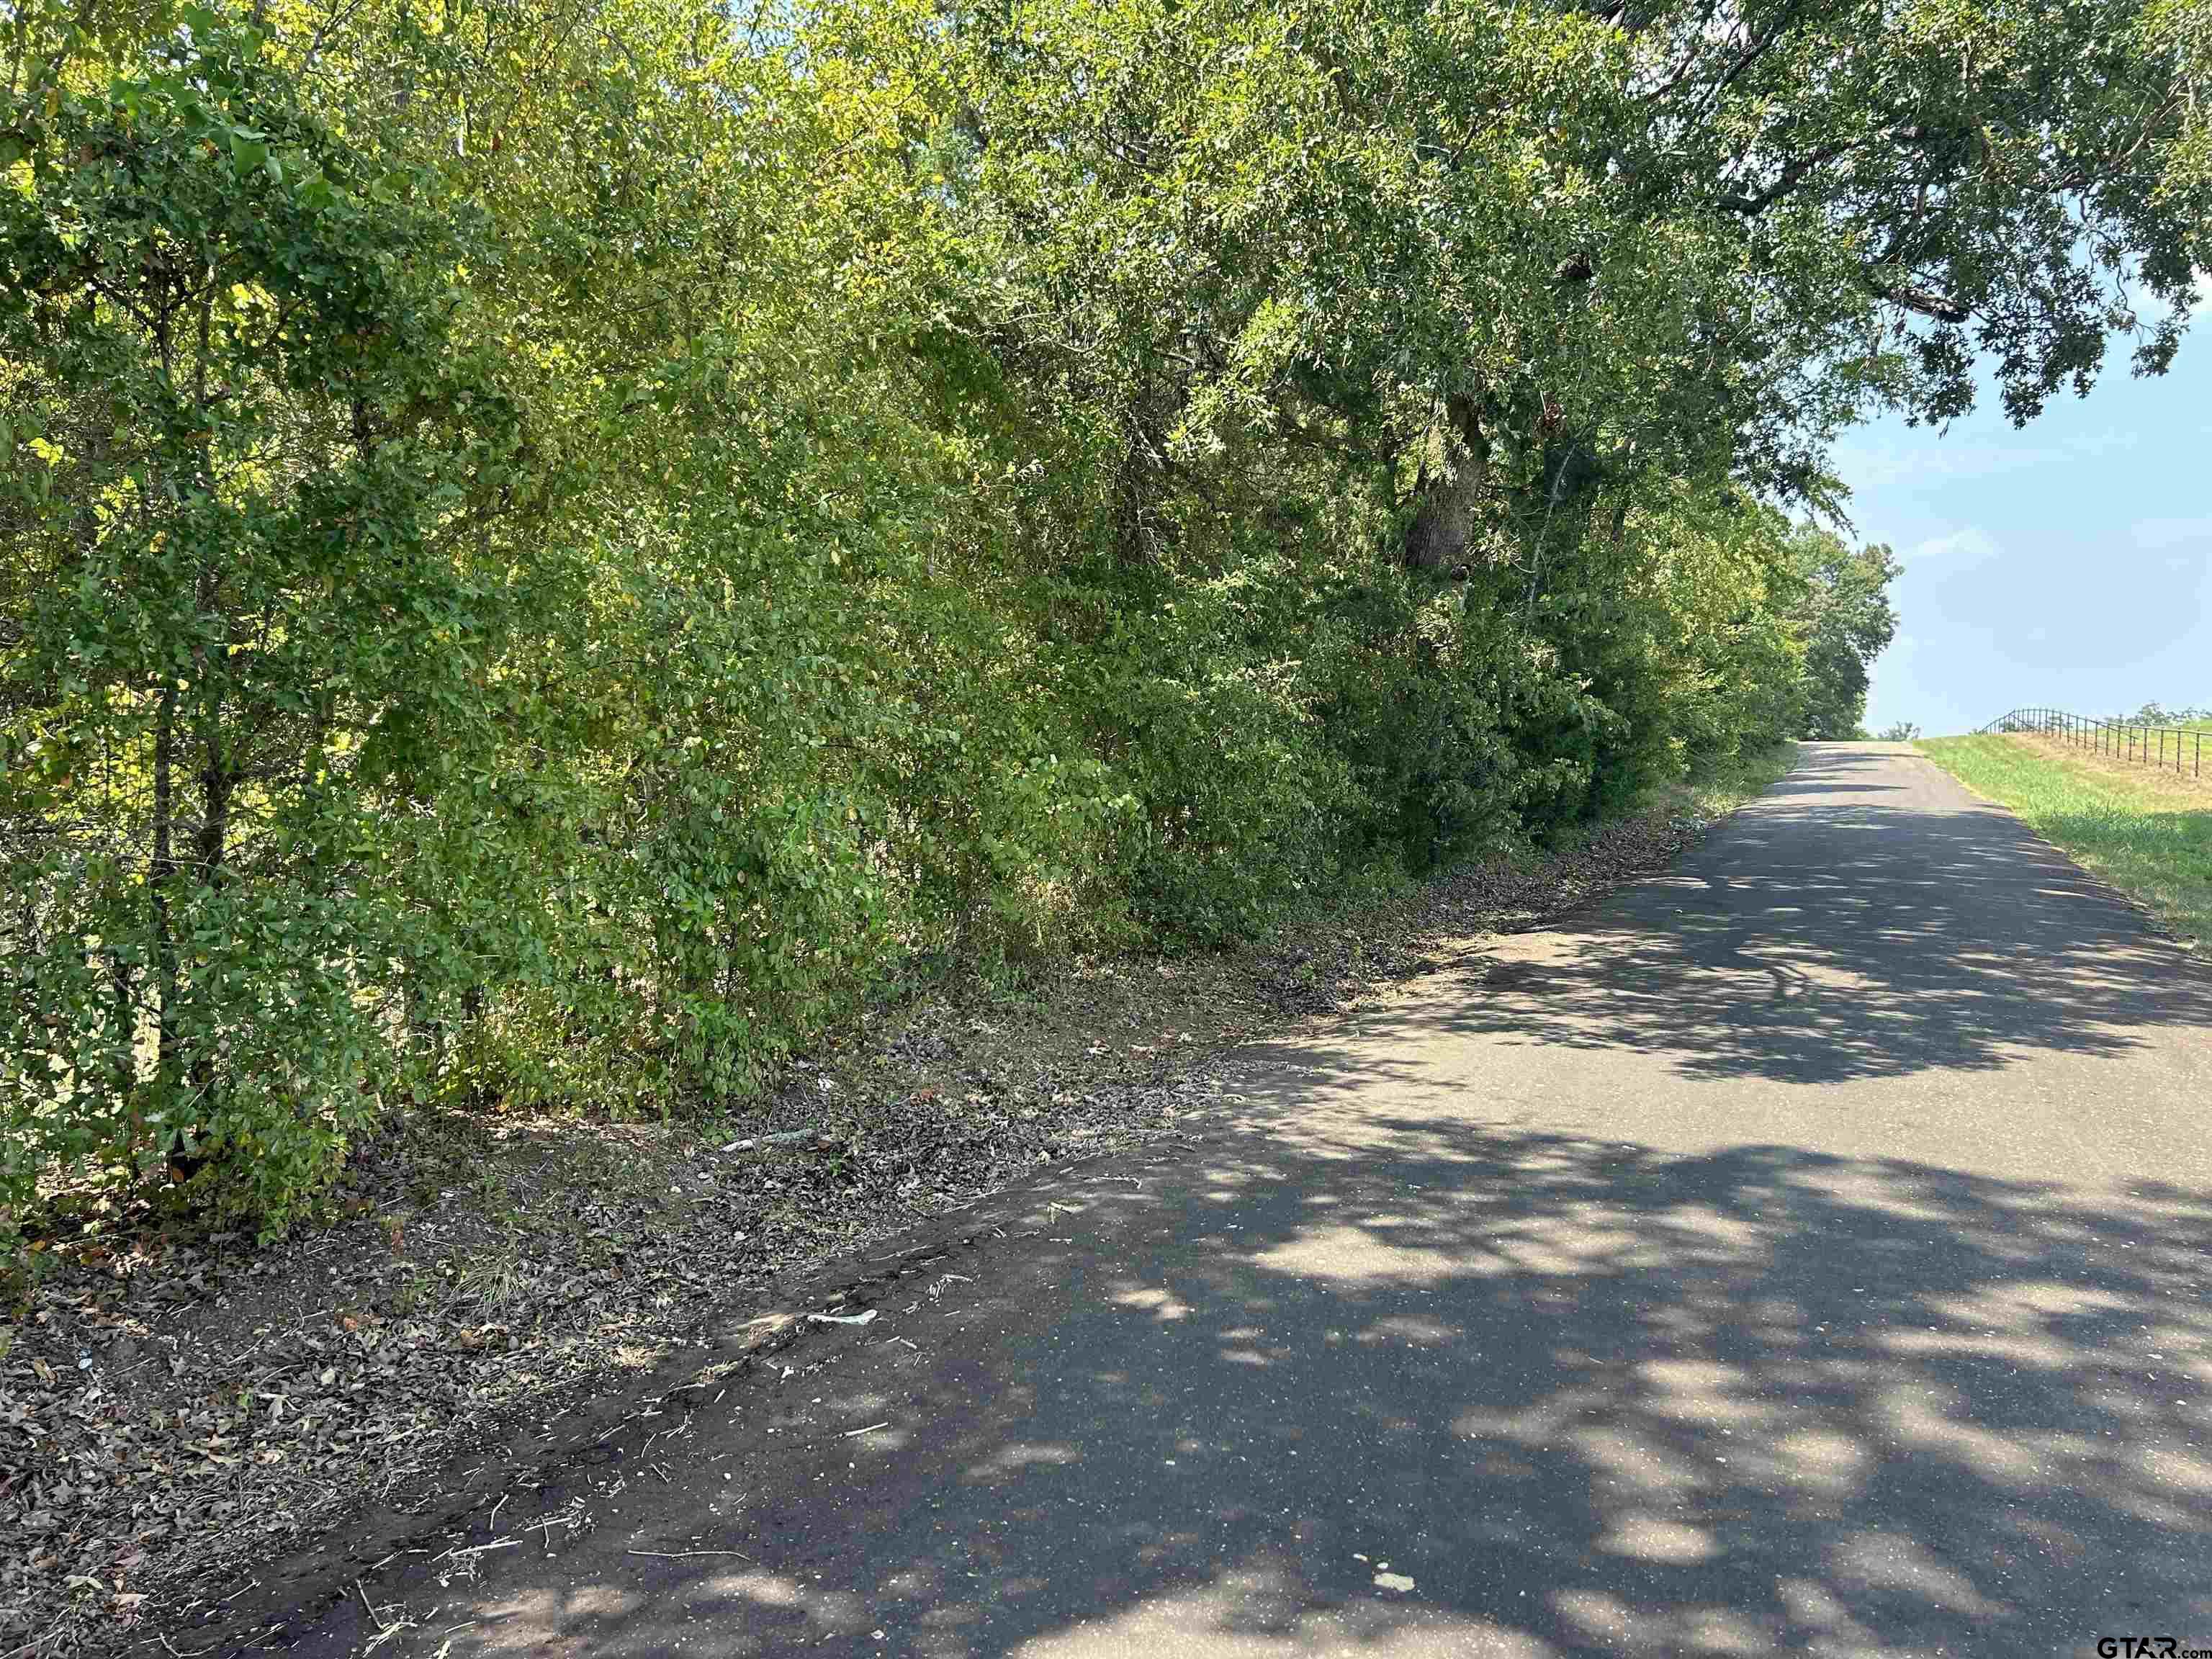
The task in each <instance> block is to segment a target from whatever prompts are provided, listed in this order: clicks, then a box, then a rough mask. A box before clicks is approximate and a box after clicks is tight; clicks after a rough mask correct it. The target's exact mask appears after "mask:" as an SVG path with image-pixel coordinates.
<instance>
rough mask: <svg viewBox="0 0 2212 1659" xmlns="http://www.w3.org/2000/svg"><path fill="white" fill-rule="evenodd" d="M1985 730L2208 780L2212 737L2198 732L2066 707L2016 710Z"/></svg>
mask: <svg viewBox="0 0 2212 1659" xmlns="http://www.w3.org/2000/svg"><path fill="white" fill-rule="evenodd" d="M1982 730H1983V731H1984V732H2030V733H2033V735H2035V736H2037V737H2044V738H2055V739H2057V741H2058V742H2061V743H2070V744H2073V745H2074V746H2075V748H2077V749H2091V750H2095V751H2096V752H2097V753H2099V754H2100V755H2110V756H2111V757H2112V758H2113V759H2115V760H2125V761H2131V762H2136V763H2140V764H2142V765H2144V766H2155V767H2157V768H2158V769H2160V770H2161V771H2163V770H2165V769H2166V767H2168V766H2169V765H2171V766H2172V769H2174V770H2175V771H2177V772H2179V773H2183V774H2185V775H2189V776H2193V777H2200V778H2201V777H2203V775H2204V739H2205V738H2208V737H2212V732H2205V731H2203V730H2202V729H2201V728H2198V727H2193V726H2146V725H2144V724H2142V722H2141V721H2139V720H2093V719H2091V718H2090V717H2089V716H2088V715H2086V714H2068V713H2067V712H2066V711H2065V710H2064V709H2063V708H2015V709H2014V710H2013V711H2012V712H2011V713H2010V714H2002V715H2000V716H1998V718H1996V720H1991V721H1990V723H1989V724H1988V725H1987V726H1984V727H1983V728H1982Z"/></svg>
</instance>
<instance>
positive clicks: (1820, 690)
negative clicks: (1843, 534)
mask: <svg viewBox="0 0 2212 1659" xmlns="http://www.w3.org/2000/svg"><path fill="white" fill-rule="evenodd" d="M1790 553H1791V556H1793V558H1794V559H1795V561H1796V566H1797V572H1798V576H1799V579H1800V580H1801V581H1802V584H1803V586H1802V593H1803V596H1804V597H1803V599H1802V611H1801V612H1800V614H1801V615H1802V617H1803V619H1804V621H1803V626H1804V628H1805V635H1806V644H1805V668H1804V691H1803V713H1802V717H1801V720H1800V724H1799V728H1798V735H1799V736H1800V737H1804V738H1814V739H1816V740H1822V741H1828V740H1837V739H1844V738H1855V737H1857V736H1858V735H1859V727H1860V723H1861V722H1862V721H1863V720H1864V719H1865V717H1866V694H1867V669H1868V665H1869V664H1871V663H1872V662H1873V661H1874V659H1875V658H1876V657H1878V656H1880V655H1881V653H1882V651H1883V649H1884V648H1885V647H1887V645H1888V644H1889V642H1890V641H1891V639H1892V638H1893V637H1894V636H1895V635H1896V632H1897V613H1896V611H1895V610H1894V609H1893V607H1892V606H1891V605H1890V602H1889V584H1890V582H1891V581H1892V580H1893V579H1894V578H1895V576H1896V574H1897V570H1898V564H1897V558H1896V556H1895V555H1894V554H1893V553H1892V552H1891V551H1890V550H1889V549H1888V548H1887V547H1884V546H1881V544H1875V545H1872V546H1869V547H1865V548H1862V549H1857V550H1854V549H1852V548H1851V547H1850V545H1849V544H1847V543H1845V542H1844V540H1843V538H1840V537H1838V536H1837V535H1835V534H1834V533H1833V532H1829V531H1825V530H1818V529H1814V528H1811V527H1802V528H1801V529H1800V530H1799V531H1798V532H1796V535H1795V536H1794V537H1793V538H1791V543H1790Z"/></svg>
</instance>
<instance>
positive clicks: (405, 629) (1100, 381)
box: [0, 0, 2212, 1263]
mask: <svg viewBox="0 0 2212 1659" xmlns="http://www.w3.org/2000/svg"><path fill="white" fill-rule="evenodd" d="M2207 40H2212V32H2208V31H2207V30H2206V28H2205V27H2204V26H2203V15H2202V9H2201V4H2200V3H2199V0H2120V3H2118V4H2114V5H2109V6H2101V7H2095V8H2082V7H2078V6H2064V5H2059V4H2057V3H2045V0H2028V3H2027V9H2025V10H2024V11H2023V10H2021V9H2019V8H2017V7H2013V8H2006V7H1994V6H1984V5H1980V4H1978V3H1966V4H1960V3H1957V0H1908V3H1905V4H1904V5H1902V6H1899V5H1898V4H1896V3H1890V0H1884V3H1875V0H1820V3H1815V4H1813V5H1809V6H1808V5H1802V4H1796V3H1792V4H1790V5H1787V6H1778V7H1765V6H1759V5H1753V6H1749V7H1739V8H1732V9H1724V10H1723V12H1721V13H1715V12H1714V11H1713V10H1712V9H1711V7H1710V6H1707V5H1705V4H1702V3H1682V4H1679V5H1669V4H1659V5H1655V6H1650V7H1644V8H1642V9H1626V10H1624V9H1621V8H1620V7H1615V6H1605V7H1583V6H1579V5H1576V4H1565V5H1561V6H1558V7H1552V8H1537V9H1528V8H1522V7H1509V6H1503V5H1496V4H1491V3H1487V0H1457V3H1449V4H1445V5H1442V6H1437V5H1431V4H1427V3H1423V4H1419V5H1413V4H1385V5H1383V6H1381V7H1380V8H1379V9H1378V8H1377V7H1376V6H1375V5H1373V4H1370V3H1360V4H1357V5H1355V4H1350V3H1335V0H1322V3H1318V4H1316V3H1308V0H1299V3H1296V4H1279V3H1261V4H1258V5H1254V4H1249V3H1245V0H1237V3H1225V0H1223V3H1213V0H1207V3H1198V4H1191V3H1186V0H1113V3H1109V4H1104V5H1100V4H1095V3H1091V0H1081V3H1060V0H1036V3H1027V0H1025V3H1022V4H1018V5H1014V6H1012V7H982V8H974V7H969V6H967V5H964V4H958V3H954V4H941V3H938V0H927V3H909V0H821V3H811V4H801V5H787V4H777V3H766V4H763V5H758V6H750V5H749V6H745V7H742V8H732V7H727V6H724V5H721V4H718V3H707V0H343V3H338V0H323V3H318V0H250V3H248V0H239V3H228V0H207V3H198V0H195V3H182V4H179V3H172V0H130V3H127V4H126V3H121V0H22V3H17V4H11V5H9V6H7V7H5V8H4V9H0V1254H4V1255H7V1256H8V1257H9V1258H10V1259H12V1260H14V1261H17V1262H19V1263H20V1262H21V1261H22V1260H23V1259H24V1258H25V1255H27V1254H31V1255H35V1254H36V1252H35V1251H34V1250H33V1249H32V1248H31V1247H33V1246H34V1245H39V1244H41V1243H47V1242H49V1241H50V1240H51V1239H52V1237H55V1236H56V1231H57V1229H58V1228H60V1229H64V1230H76V1231H82V1229H83V1228H85V1227H87V1226H96V1225H106V1223H105V1222H103V1221H102V1220H101V1219H100V1218H101V1217H102V1216H115V1215H120V1214H123V1213H125V1212H134V1211H133V1208H132V1206H136V1205H137V1204H138V1203H139V1202H140V1201H141V1200H143V1198H144V1197H145V1196H146V1195H147V1194H149V1193H150V1194H155V1195H157V1196H159V1197H160V1198H161V1200H162V1201H163V1202H165V1203H173V1204H174V1205H176V1206H179V1207H182V1208H188V1209H190V1210H191V1211H192V1212H195V1213H197V1214H198V1215H200V1216H202V1217H209V1218H214V1219H215V1220H216V1222H217V1223H219V1224H220V1225H224V1226H227V1227H235V1228H238V1229H240V1230H243V1231H246V1232H247V1233H249V1234H252V1235H255V1236H258V1237H264V1238H274V1237H278V1236H280V1235H281V1234H282V1233H283V1231H284V1230H285V1229H287V1228H288V1227H290V1226H292V1225H294V1224H295V1223H297V1222H299V1221H301V1219H302V1218H309V1217H313V1216H315V1215H318V1214H320V1215H324V1216H328V1215H329V1214H330V1213H331V1211H330V1208H329V1206H330V1205H331V1204H332V1203H334V1202H335V1201H336V1194H337V1190H338V1185H339V1183H340V1182H341V1179H342V1177H343V1173H344V1171H345V1170H346V1169H347V1167H348V1163H349V1159H350V1158H353V1157H355V1155H356V1153H358V1152H360V1151H361V1149H362V1147H363V1146H366V1145H368V1144H369V1142H370V1141H371V1140H372V1139H374V1138H375V1137H376V1136H378V1135H379V1134H380V1133H381V1132H382V1131H383V1130H384V1129H385V1128H386V1127H387V1126H390V1125H392V1124H393V1123H396V1122H399V1121H404V1119H405V1117H406V1115H408V1114H409V1113H410V1112H412V1113H422V1114H425V1115H428V1114H439V1113H448V1112H463V1113H475V1114H481V1115H487V1116H500V1115H507V1116H512V1115H521V1114H536V1113H543V1112H554V1113H563V1114H572V1115H575V1116H576V1117H577V1118H578V1119H579V1120H590V1121H665V1120H673V1119H690V1118H698V1119H702V1120H713V1119H717V1118H720V1117H722V1116H726V1115H729V1114H731V1113H732V1112H743V1111H744V1109H746V1106H747V1103H748V1102H756V1101H759V1100H762V1099H764V1098H765V1097H766V1091H769V1090H770V1089H771V1088H772V1087H773V1086H775V1084H776V1082H777V1080H778V1079H779V1077H780V1076H781V1073H782V1068H784V1067H786V1066H788V1065H790V1064H792V1063H793V1061H794V1057H795V1056H798V1055H801V1054H805V1052H807V1051H809V1050H810V1049H812V1048H816V1047H818V1046H819V1045H821V1044H822V1043H823V1042H825V1041H826V1040H828V1039H829V1038H830V1037H832V1036H835V1035H836V1034H837V1033H840V1032H849V1031H850V1030H853V1029H854V1028H855V1026H856V1025H857V1024H860V1023H861V1022H864V1021H866V1019H868V1018H872V1017H874V1016H876V1015H877V1014H878V1013H879V1012H881V1011H883V1010H885V1009H890V1008H896V1007H898V1006H904V1005H905V1004H906V1003H908V1002H909V1001H911V1000H913V999H914V998H915V997H917V996H919V995H921V994H926V993H927V991H928V989H929V988H930V987H933V986H941V985H945V984H947V983H952V982H956V981H957V982H963V983H971V984H975V985H978V986H982V987H994V988H997V989H1000V990H1006V991H1012V990H1018V989H1019V987H1022V986H1024V985H1025V984H1030V983H1034V982H1036V981H1040V980H1041V979H1042V978H1046V977H1048V976H1049V975H1051V974H1052V973H1054V972H1055V971H1058V970H1059V969H1063V968H1066V967H1067V966H1069V965H1072V964H1082V963H1097V962H1109V961H1112V960H1115V959H1120V958H1123V957H1132V956H1139V957H1141V956H1146V955H1157V954H1163V953H1166V954H1184V955H1189V954H1192V953H1197V952H1202V951H1218V950H1221V949H1225V948H1231V947H1233V946H1235V945H1237V943H1238V942H1239V941H1243V940H1246V939H1251V938H1253V937H1255V936H1256V935H1259V934H1261V933H1264V932H1265V931H1266V930H1267V928H1268V927H1271V926H1273V925H1275V924H1277V923H1278V922H1279V921H1281V920H1282V919H1283V918H1284V917H1285V916H1287V915H1297V913H1298V912H1299V911H1300V910H1301V909H1302V908H1304V907H1309V906H1311V905H1312V904H1313V903H1314V902H1315V897H1316V895H1320V894H1326V893H1334V892H1339V891H1352V892H1368V891H1389V890H1397V889H1399V888H1401V887H1402V886H1403V885H1404V884H1407V883H1409V882H1412V881H1414V880H1416V879H1419V878H1425V877H1430V876H1433V875H1435V874H1437V873H1438V872H1446V871H1449V870H1452V869H1455V868H1459V867H1462V866H1468V864H1469V863H1470V861H1474V862H1478V863H1479V862H1480V861H1482V860H1488V859H1492V858H1494V857H1496V856H1498V855H1500V854H1506V853H1510V852H1512V851H1514V850H1516V849H1544V848H1560V847H1563V846H1571V845H1573V844H1575V843H1576V842H1577V838H1578V837H1581V836H1585V835H1587V834H1588V833H1589V830H1590V829H1591V827H1592V826H1594V825H1598V824H1601V823H1607V822H1608V821H1612V820H1614V819H1616V818H1617V817H1619V816H1620V814H1621V813H1623V812H1624V811H1628V810H1630V809H1631V808H1632V806H1633V805H1634V804H1635V803H1636V802H1638V800H1640V799H1648V798H1649V795H1650V792H1651V791H1653V790H1655V789H1660V788H1663V787H1668V785H1669V784H1671V783H1674V782H1677V781H1680V780H1681V779H1683V778H1684V777H1686V776H1688V775H1691V774H1692V773H1693V772H1694V771H1695V769H1698V768H1699V767H1700V766H1726V765H1728V764H1730V763H1733V762H1734V761H1735V760H1736V759H1737V758H1738V757H1742V756H1744V755H1746V754H1747V753H1751V752H1753V751H1759V750H1765V748H1767V747H1768V746H1769V745H1771V744H1772V743H1773V742H1774V741H1776V740H1777V739H1778V738H1787V737H1790V736H1792V735H1808V736H1819V735H1848V734H1850V732H1854V731H1856V730H1857V727H1858V723H1859V720H1860V718H1861V716H1862V714H1863V696H1864V688H1865V665H1866V662H1867V660H1868V659H1869V657H1870V656H1871V655H1872V654H1873V653H1875V651H1878V650H1879V649H1880V648H1881V645H1882V644H1883V643H1884V642H1886V641H1887V638H1888V637H1889V635H1890V633H1891V631H1892V629H1893V626H1894V618H1893V616H1892V614H1891V611H1890V606H1889V602H1888V599H1887V586H1888V583H1889V580H1890V577H1891V574H1892V573H1893V560H1892V558H1891V556H1890V555H1889V554H1888V552H1887V550H1884V549H1881V548H1879V547H1863V546H1857V545H1854V544H1852V543H1851V541H1850V540H1849V539H1848V538H1846V536H1844V534H1843V533H1841V532H1840V529H1839V528H1820V527H1815V526H1818V525H1821V524H1826V525H1830V526H1840V524H1841V520H1840V519H1839V518H1838V516H1837V510H1838V507H1840V501H1839V498H1838V488H1837V485H1836V483H1835V481H1834V479H1833V478H1832V476H1831V474H1830V471H1829V469H1828V466H1827V463H1826V457H1827V453H1828V446H1829V444H1830V441H1832V438H1833V437H1834V436H1835V435H1837V434H1838V432H1840V431H1841V430H1843V429H1844V428H1846V427H1847V426H1849V425H1850V423H1851V422H1854V421H1856V420H1857V419H1860V418H1862V417H1863V416H1867V415H1869V414H1871V413H1873V412H1874V411H1875V410H1882V409H1888V410H1901V411H1904V412H1905V413H1906V414H1908V415H1910V416H1912V417H1914V418H1919V419H1933V420H1941V419H1943V418H1946V417H1948V416H1952V415H1955V414H1957V413H1958V412H1959V411H1960V410H1962V409H1964V408H1965V407H1966V406H1967V405H1968V404H1970V403H1971V402H1972V398H1973V396H1974V394H1975V387H1976V385H1977V380H1978V377H1982V378H1985V379H1986V380H1988V381H1989V382H1990V383H1991V384H1993V385H1995V386H1996V388H1997V391H1998V395H1999V396H2000V397H2001V398H2002V401H2003V404H2004V406H2005V408H2006V409H2007V410H2008V412H2009V413H2010V414H2012V415H2013V416H2015V417H2016V418H2019V419H2022V420H2025V419H2027V418H2028V417H2030V416H2033V414H2034V413H2035V412H2036V411H2037V410H2039V408H2040V407H2041V406H2042V405H2043V404H2044V403H2045V400H2046V399H2048V398H2051V397H2052V396H2054V395H2059V394H2061V393H2062V392H2066V391H2068V390H2069V389H2072V390H2079V389H2083V388H2086V387H2087V385H2088V384H2089V383H2090V382H2091V381H2092V380H2093V378H2094V376H2095V375H2096V374H2097V373H2098V372H2099V370H2100V366H2101V364H2102V362H2103V361H2104V358H2105V356H2106V349H2107V347H2108V344H2111V343H2115V342H2117V343H2118V344H2119V345H2120V346H2121V348H2122V349H2124V350H2126V351H2127V352H2129V353H2130V356H2131V359H2132V362H2133V364H2134V366H2135V368H2137V369H2138V370H2142V371H2147V372H2154V371H2157V370H2160V369H2161V368H2164V367H2165V366H2166V363H2167V362H2169V361H2170V359H2171V357H2172V354H2173V352H2174V351H2175V349H2177V348H2178V345H2179V340H2180V337H2181V334H2182V331H2183V329H2184V326H2185V323H2186V320H2187V317H2188V314H2189V308H2190V307H2191V304H2192V303H2193V302H2194V300H2195V287H2194V284H2195V282H2196V273H2197V271H2198V270H2202V269H2203V268H2205V267H2207V266H2208V265H2212V231H2208V225H2212V211H2208V205H2209V204H2212V144H2208V137H2207V129H2206V126H2205V124H2204V118H2203V112H2205V111H2207V110H2212V99H2208V98H2206V97H2204V96H2203V95H2201V92H2202V88H2203V82H2204V79H2205V76H2204V70H2205V67H2206V60H2207V58H2208V55H2212V53H2208V47H2207V44H2206V43H2207ZM57 1206H60V1207H59V1208H58V1207H57ZM103 1206H106V1207H103Z"/></svg>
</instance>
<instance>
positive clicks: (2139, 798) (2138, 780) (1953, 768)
mask: <svg viewBox="0 0 2212 1659" xmlns="http://www.w3.org/2000/svg"><path fill="white" fill-rule="evenodd" d="M1919 747H1920V750H1921V751H1922V752H1923V754H1925V755H1927V756H1928V757H1929V759H1930V760H1933V761H1934V762H1935V763H1936V764H1937V765H1938V766H1940V767H1942V769H1944V770H1945V771H1947V772H1948V773H1950V774H1951V775H1952V776H1954V777H1955V778H1956V779H1958V780H1959V781H1960V782H1961V783H1963V784H1965V785H1966V787H1967V788H1969V789H1971V790H1972V791H1973V792H1974V793H1976V794H1978V795H1980V796H1982V797H1983V798H1984V799H1988V800H1991V801H1995V802H1996V804H1997V805H2000V806H2003V807H2007V808H2009V809H2010V810H2011V811H2014V812H2015V813H2017V814H2018V815H2019V816H2020V817H2021V819H2022V820H2023V821H2025V822H2026V823H2027V825H2028V827H2029V828H2030V829H2033V830H2034V831H2035V832H2036V834H2038V835H2039V836H2042V837H2043V838H2044V839H2045V840H2046V841H2048V842H2051V844H2052V845H2054V846H2056V847H2057V848H2061V849H2062V850H2063V851H2064V852H2065V853H2066V854H2068V855H2069V857H2071V858H2073V859H2074V860H2075V861H2076V862H2078V863H2080V864H2081V865H2082V866H2084V867H2085V868H2087V869H2090V870H2093V871H2094V872H2096V873H2097V874H2099V875H2100V876H2102V877H2103V878H2105V879H2106V881H2109V882H2111V883H2112V885H2113V886H2115V887H2117V888H2118V889H2119V890H2121V891H2122V892H2124V893H2125V894H2127V895H2128V896H2130V898H2132V899H2134V900H2136V902H2138V903H2140V904H2141V905H2142V906H2143V908H2145V909H2147V910H2148V911H2149V912H2150V913H2151V914H2152V915H2154V916H2156V917H2157V918H2158V919H2159V920H2160V921H2162V922H2164V923H2165V924H2166V926H2167V927H2170V928H2172V930H2173V932H2174V933H2177V934H2179V936H2180V937H2181V938H2183V939H2186V940H2188V941H2189V942H2190V943H2191V944H2192V945H2198V946H2201V945H2203V941H2204V940H2205V939H2208V938H2212V779H2208V780H2206V781H2203V782H2199V781H2196V780H2195V779H2192V778H2188V777H2179V776H2176V775H2174V774H2173V773H2171V772H2157V771H2153V770H2149V769H2146V768H2143V767H2141V766H2130V765H2129V764H2128V763H2126V762H2124V761H2118V760H2112V759H2110V758H2107V757H2101V756H2099V755H2097V754H2095V753H2094V752H2093V751H2087V750H2078V749H2075V748H2072V747H2070V746H2069V745H2067V744H2062V743H2057V742H2054V741H2052V740H2051V739H2048V738H2036V737H2028V736H2021V735H1999V734H1995V733H1991V734H1985V735H1982V736H1978V737H1968V738H1927V739H1925V740H1923V742H1922V743H1921V744H1920V745H1919Z"/></svg>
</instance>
